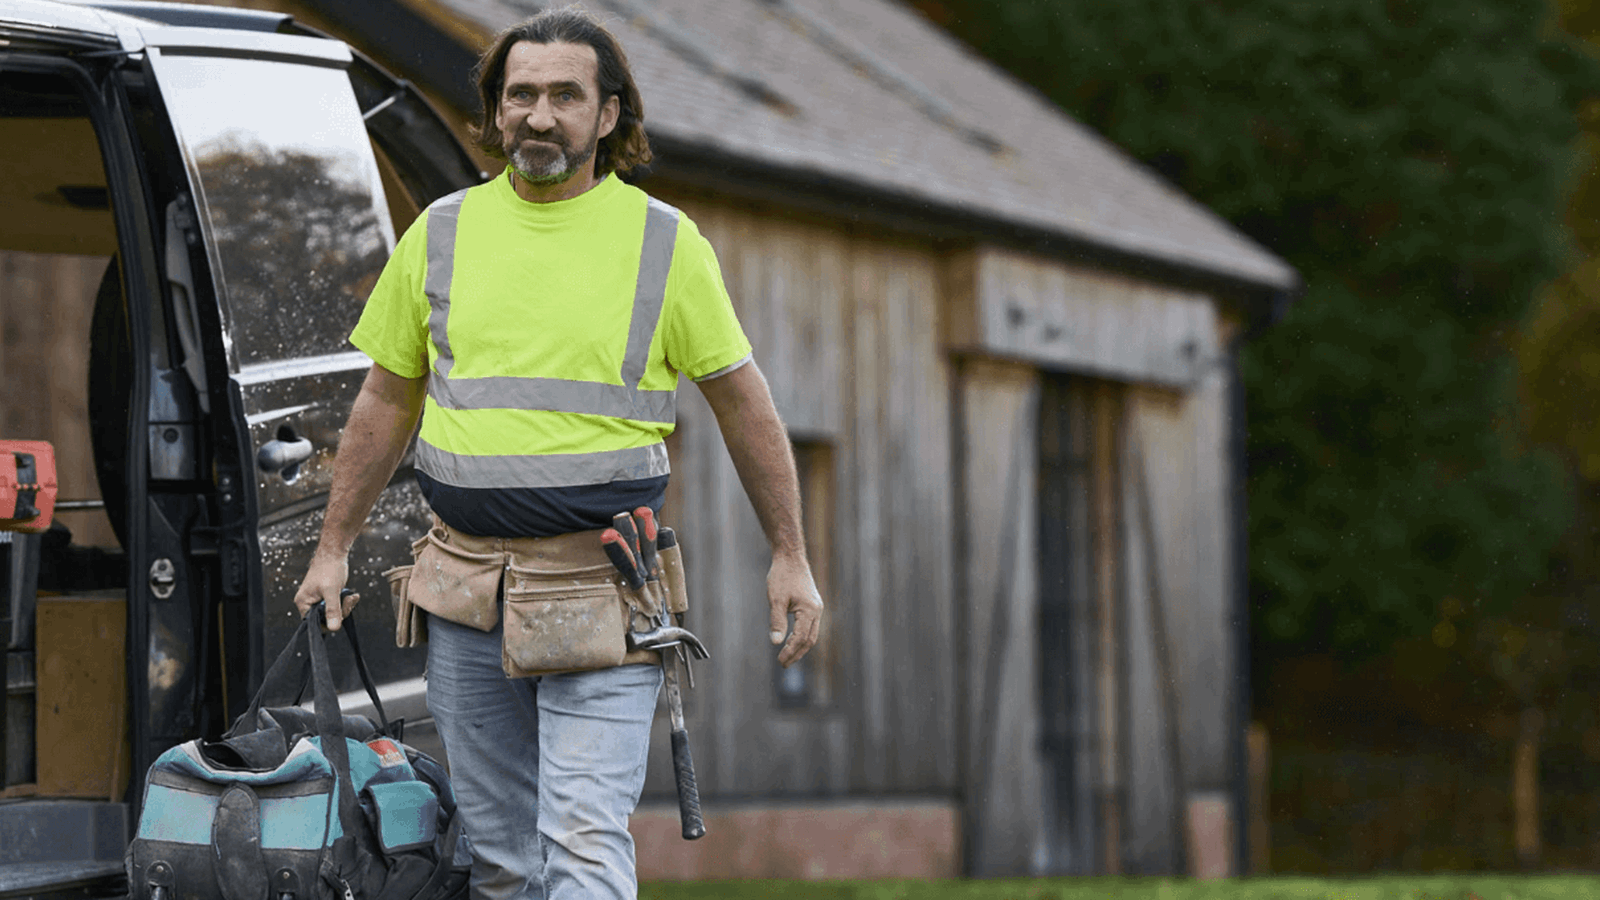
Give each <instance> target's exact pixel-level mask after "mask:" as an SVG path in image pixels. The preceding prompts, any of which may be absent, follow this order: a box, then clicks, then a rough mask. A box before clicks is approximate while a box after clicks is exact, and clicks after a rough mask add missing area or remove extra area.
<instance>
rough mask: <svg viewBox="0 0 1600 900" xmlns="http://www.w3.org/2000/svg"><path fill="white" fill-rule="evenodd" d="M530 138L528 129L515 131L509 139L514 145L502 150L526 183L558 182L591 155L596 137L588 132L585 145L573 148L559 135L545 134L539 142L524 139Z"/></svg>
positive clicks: (569, 176) (575, 170) (576, 169)
mask: <svg viewBox="0 0 1600 900" xmlns="http://www.w3.org/2000/svg"><path fill="white" fill-rule="evenodd" d="M533 138H534V135H533V134H532V133H530V132H521V133H519V134H518V135H517V136H516V137H515V138H514V139H513V142H514V146H512V147H509V148H507V151H508V152H507V153H506V156H507V158H509V159H510V161H511V168H512V169H513V170H515V171H516V173H517V175H519V176H520V177H521V178H522V180H523V181H526V182H528V183H529V184H541V185H543V184H559V183H561V182H563V181H566V180H567V179H568V178H571V177H572V176H573V175H574V174H575V173H576V172H577V171H578V169H579V168H580V167H582V166H583V165H584V164H585V163H587V162H588V161H589V160H590V159H592V158H594V152H595V147H596V143H597V141H596V140H594V139H593V136H592V135H591V139H590V140H589V141H588V142H587V143H586V145H585V146H584V147H583V148H582V149H581V150H576V151H575V150H573V148H572V145H571V144H569V143H567V141H566V140H564V139H563V138H562V137H561V136H560V135H555V134H552V135H549V136H548V140H546V141H543V142H542V145H534V146H530V145H529V143H528V142H529V141H530V140H531V139H533ZM552 147H553V149H552Z"/></svg>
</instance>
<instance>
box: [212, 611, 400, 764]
mask: <svg viewBox="0 0 1600 900" xmlns="http://www.w3.org/2000/svg"><path fill="white" fill-rule="evenodd" d="M341 596H343V595H342V594H341ZM315 608H316V607H313V609H315ZM309 617H310V614H309V613H307V615H306V616H305V617H302V618H301V619H300V624H299V626H297V627H296V628H295V632H294V634H292V635H290V637H289V640H288V642H287V643H285V644H284V647H283V650H282V651H280V652H279V653H278V658H277V659H276V660H273V662H272V665H271V666H270V667H269V668H268V669H267V674H266V675H264V676H262V678H261V689H260V690H258V691H256V695H255V696H254V697H252V698H251V699H250V707H249V709H246V710H245V712H244V715H242V716H240V717H239V718H238V719H237V720H235V721H234V724H233V727H231V728H229V729H228V731H227V733H226V734H225V735H223V736H224V737H233V736H235V732H236V730H237V729H238V728H240V727H241V726H242V727H245V728H254V727H255V722H256V714H257V713H258V712H259V711H260V710H261V705H262V702H263V701H264V700H265V699H266V697H267V696H269V695H274V694H275V695H277V696H284V695H287V694H289V693H290V692H291V691H292V692H293V696H294V705H295V706H299V705H300V701H302V700H304V699H305V693H306V686H307V685H308V684H311V683H312V677H311V675H312V673H311V670H310V660H309V659H308V658H307V657H303V656H301V655H300V638H301V635H302V634H305V633H306V632H307V631H308V630H309V629H308V619H309ZM322 621H323V620H322V618H321V617H320V616H319V618H318V624H317V626H316V627H317V628H318V630H319V631H320V629H321V628H322V625H321V622H322ZM344 621H345V624H344V627H343V628H342V629H341V631H343V632H344V634H346V635H348V636H349V640H350V652H351V654H352V655H353V656H354V657H355V662H356V672H357V673H358V674H359V675H360V676H361V686H362V687H363V688H365V689H366V691H367V699H369V700H371V701H372V708H373V710H375V711H376V712H377V714H378V728H379V730H380V731H382V732H383V733H384V734H386V735H389V736H390V737H395V735H393V734H391V733H390V731H391V728H392V726H391V724H390V722H389V717H388V716H387V715H386V714H385V713H384V711H383V701H382V700H379V699H378V688H377V685H376V683H375V682H374V681H373V680H372V671H371V670H370V669H369V668H367V661H366V659H365V658H364V657H362V655H361V641H360V639H359V638H358V637H357V636H356V633H357V632H356V620H355V610H351V611H350V612H349V613H348V614H346V615H345V618H344ZM330 671H331V670H330ZM319 696H320V695H319ZM318 705H321V704H320V701H319V704H318Z"/></svg>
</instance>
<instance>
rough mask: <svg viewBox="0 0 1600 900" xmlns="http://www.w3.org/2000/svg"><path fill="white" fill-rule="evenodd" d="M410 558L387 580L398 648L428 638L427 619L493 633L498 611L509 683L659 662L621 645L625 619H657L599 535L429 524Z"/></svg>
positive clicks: (678, 564)
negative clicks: (469, 530) (501, 534)
mask: <svg viewBox="0 0 1600 900" xmlns="http://www.w3.org/2000/svg"><path fill="white" fill-rule="evenodd" d="M412 559H413V562H412V565H410V566H400V567H397V568H394V569H390V570H389V571H387V572H385V573H384V575H385V577H386V578H387V579H388V581H389V588H390V590H391V592H392V593H393V599H394V609H395V643H396V644H397V645H398V646H401V647H414V646H417V645H418V644H420V643H422V642H423V641H424V640H425V639H426V620H427V619H426V616H425V615H424V612H427V613H432V614H433V615H436V616H439V617H440V618H442V619H446V620H448V621H451V622H455V623H457V624H460V625H467V626H470V627H472V628H476V629H478V630H480V631H492V630H494V627H495V625H496V624H498V623H500V621H501V616H502V610H503V614H504V620H505V621H504V626H505V627H504V630H503V632H502V634H503V638H502V642H501V643H502V647H501V664H502V668H503V669H504V671H505V673H506V675H507V676H508V677H511V678H522V677H527V676H531V675H548V674H553V673H556V672H574V671H583V670H587V669H603V668H609V667H612V666H619V665H630V664H633V663H650V664H657V663H659V662H660V656H659V655H658V654H657V653H656V652H655V651H653V650H629V649H628V648H627V641H626V639H625V635H626V632H627V630H628V628H629V623H630V620H631V619H633V618H634V617H635V616H643V617H646V618H654V617H655V615H656V613H657V612H658V610H657V609H656V608H655V606H654V603H653V601H652V600H651V599H650V598H649V597H648V595H645V594H643V593H640V592H635V591H633V590H630V589H629V588H628V586H627V583H626V582H625V581H624V580H623V578H622V575H621V573H619V572H618V571H617V570H616V567H615V566H613V565H612V564H611V560H610V559H609V558H607V557H606V554H605V550H604V548H603V547H602V546H601V543H600V531H599V530H596V531H579V532H574V533H572V534H564V535H558V536H556V537H546V538H486V537H478V536H475V535H469V534H463V533H462V532H459V531H457V530H455V529H453V528H451V527H450V526H448V525H445V524H443V523H442V522H439V521H437V520H435V522H434V526H433V528H431V529H430V530H429V531H428V533H427V534H426V535H424V536H423V537H422V538H421V539H419V540H418V541H416V542H415V543H414V544H412ZM665 562H666V559H665V554H664V555H663V563H664V564H665ZM682 569H683V565H682V558H681V557H680V556H677V555H676V554H675V555H674V556H673V568H672V569H671V570H670V571H672V572H674V573H675V577H676V579H677V581H678V582H679V583H680V584H681V583H682V581H683V577H682ZM670 580H671V579H669V582H670ZM502 600H503V601H504V602H503V603H502V602H501V601H502ZM667 605H668V608H669V609H672V610H674V611H679V610H678V609H677V607H679V606H682V605H683V604H681V603H677V602H676V601H674V600H671V599H669V600H668V604H667ZM684 608H686V607H684Z"/></svg>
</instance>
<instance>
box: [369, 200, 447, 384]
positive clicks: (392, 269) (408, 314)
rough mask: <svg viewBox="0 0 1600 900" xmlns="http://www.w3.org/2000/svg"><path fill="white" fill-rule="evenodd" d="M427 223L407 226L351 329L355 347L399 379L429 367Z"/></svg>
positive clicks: (419, 221)
mask: <svg viewBox="0 0 1600 900" xmlns="http://www.w3.org/2000/svg"><path fill="white" fill-rule="evenodd" d="M427 221H428V217H427V215H426V214H424V215H421V216H418V217H417V220H416V221H415V222H413V223H411V227H410V228H408V229H406V233H405V234H404V235H403V236H402V237H401V238H400V242H399V243H398V244H396V245H395V248H394V253H393V255H391V256H390V257H389V261H388V262H387V263H385V264H384V267H383V273H382V274H380V275H379V276H378V283H377V285H376V286H374V287H373V289H372V295H371V296H369V297H368V298H367V305H366V306H365V307H363V308H362V310H361V320H360V321H359V322H357V323H356V327H355V330H354V331H352V332H351V333H350V343H352V344H354V345H355V347H356V349H358V350H360V351H361V352H363V353H365V354H367V355H368V356H370V357H372V361H373V362H375V363H377V364H378V365H380V366H383V367H384V368H385V369H388V370H389V371H391V372H393V373H394V374H396V375H399V376H400V377H402V378H420V377H422V376H423V375H425V374H427V371H428V301H427V297H426V295H425V294H424V293H423V279H424V278H425V277H426V273H427V264H428V261H427V244H428V241H427Z"/></svg>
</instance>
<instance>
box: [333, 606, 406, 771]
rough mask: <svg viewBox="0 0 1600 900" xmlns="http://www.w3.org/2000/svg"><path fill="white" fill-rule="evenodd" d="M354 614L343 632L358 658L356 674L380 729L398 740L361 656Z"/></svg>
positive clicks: (364, 660) (348, 615)
mask: <svg viewBox="0 0 1600 900" xmlns="http://www.w3.org/2000/svg"><path fill="white" fill-rule="evenodd" d="M340 596H343V595H340ZM354 613H355V610H353V609H352V610H350V612H349V613H347V614H346V615H345V617H344V621H345V626H344V628H343V629H341V630H342V631H344V633H345V634H346V635H348V636H349V638H350V653H351V655H353V656H354V657H355V658H356V672H357V673H358V674H360V676H361V686H362V687H364V688H366V689H367V698H368V699H370V700H371V701H372V708H373V709H374V710H376V711H377V713H378V726H379V728H380V729H382V731H383V733H384V734H387V735H389V736H390V737H392V738H395V739H397V740H398V738H399V736H398V735H395V734H390V731H389V729H390V725H389V717H388V716H387V715H384V712H383V701H382V700H379V699H378V688H377V686H376V685H375V684H374V683H373V681H372V672H371V670H369V669H368V668H367V660H366V659H365V658H364V657H363V656H362V655H361V641H360V640H359V639H358V637H357V635H356V625H355V620H354V619H353V618H351V616H352V615H354Z"/></svg>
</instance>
